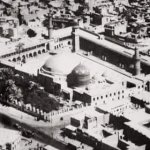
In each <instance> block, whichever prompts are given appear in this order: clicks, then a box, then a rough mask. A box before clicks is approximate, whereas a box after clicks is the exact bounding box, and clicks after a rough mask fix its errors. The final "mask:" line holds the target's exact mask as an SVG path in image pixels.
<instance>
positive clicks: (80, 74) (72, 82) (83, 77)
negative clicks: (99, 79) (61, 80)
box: [68, 63, 90, 87]
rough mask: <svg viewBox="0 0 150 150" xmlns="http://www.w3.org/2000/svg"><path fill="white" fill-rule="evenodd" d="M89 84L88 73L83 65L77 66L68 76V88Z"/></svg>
mask: <svg viewBox="0 0 150 150" xmlns="http://www.w3.org/2000/svg"><path fill="white" fill-rule="evenodd" d="M89 83H90V71H89V69H88V68H87V67H86V66H85V65H83V64H81V63H80V64H79V65H77V66H76V67H75V68H74V69H73V70H72V72H71V74H70V75H69V76H68V85H69V86H75V87H80V86H85V85H88V84H89Z"/></svg>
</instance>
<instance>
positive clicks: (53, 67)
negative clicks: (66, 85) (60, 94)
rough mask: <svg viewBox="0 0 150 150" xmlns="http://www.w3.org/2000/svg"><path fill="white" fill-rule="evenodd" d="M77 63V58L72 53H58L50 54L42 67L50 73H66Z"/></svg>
mask: <svg viewBox="0 0 150 150" xmlns="http://www.w3.org/2000/svg"><path fill="white" fill-rule="evenodd" d="M78 63H79V59H78V58H77V55H75V54H74V53H59V54H56V55H54V56H51V57H50V58H49V59H48V60H47V61H46V62H45V64H44V66H43V69H44V70H46V71H48V72H49V73H50V74H52V75H68V74H69V73H71V71H72V70H73V68H74V67H75V66H76V65H77V64H78Z"/></svg>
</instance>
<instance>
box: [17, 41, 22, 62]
mask: <svg viewBox="0 0 150 150" xmlns="http://www.w3.org/2000/svg"><path fill="white" fill-rule="evenodd" d="M23 47H24V43H18V44H17V45H16V52H17V53H18V54H19V59H20V60H21V58H20V53H21V52H22V50H23V49H24V48H23Z"/></svg>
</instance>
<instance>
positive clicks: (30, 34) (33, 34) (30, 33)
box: [27, 29, 37, 38]
mask: <svg viewBox="0 0 150 150" xmlns="http://www.w3.org/2000/svg"><path fill="white" fill-rule="evenodd" d="M27 35H28V36H29V37H30V38H32V37H35V36H36V35H37V34H36V32H35V31H34V30H32V29H29V30H28V31H27Z"/></svg>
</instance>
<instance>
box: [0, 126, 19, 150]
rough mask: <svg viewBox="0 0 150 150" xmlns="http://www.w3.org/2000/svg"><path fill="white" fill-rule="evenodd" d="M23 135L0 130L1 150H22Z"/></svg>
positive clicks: (3, 129)
mask: <svg viewBox="0 0 150 150" xmlns="http://www.w3.org/2000/svg"><path fill="white" fill-rule="evenodd" d="M20 141H21V134H20V132H18V131H15V130H11V129H5V128H0V149H7V150H20Z"/></svg>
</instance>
